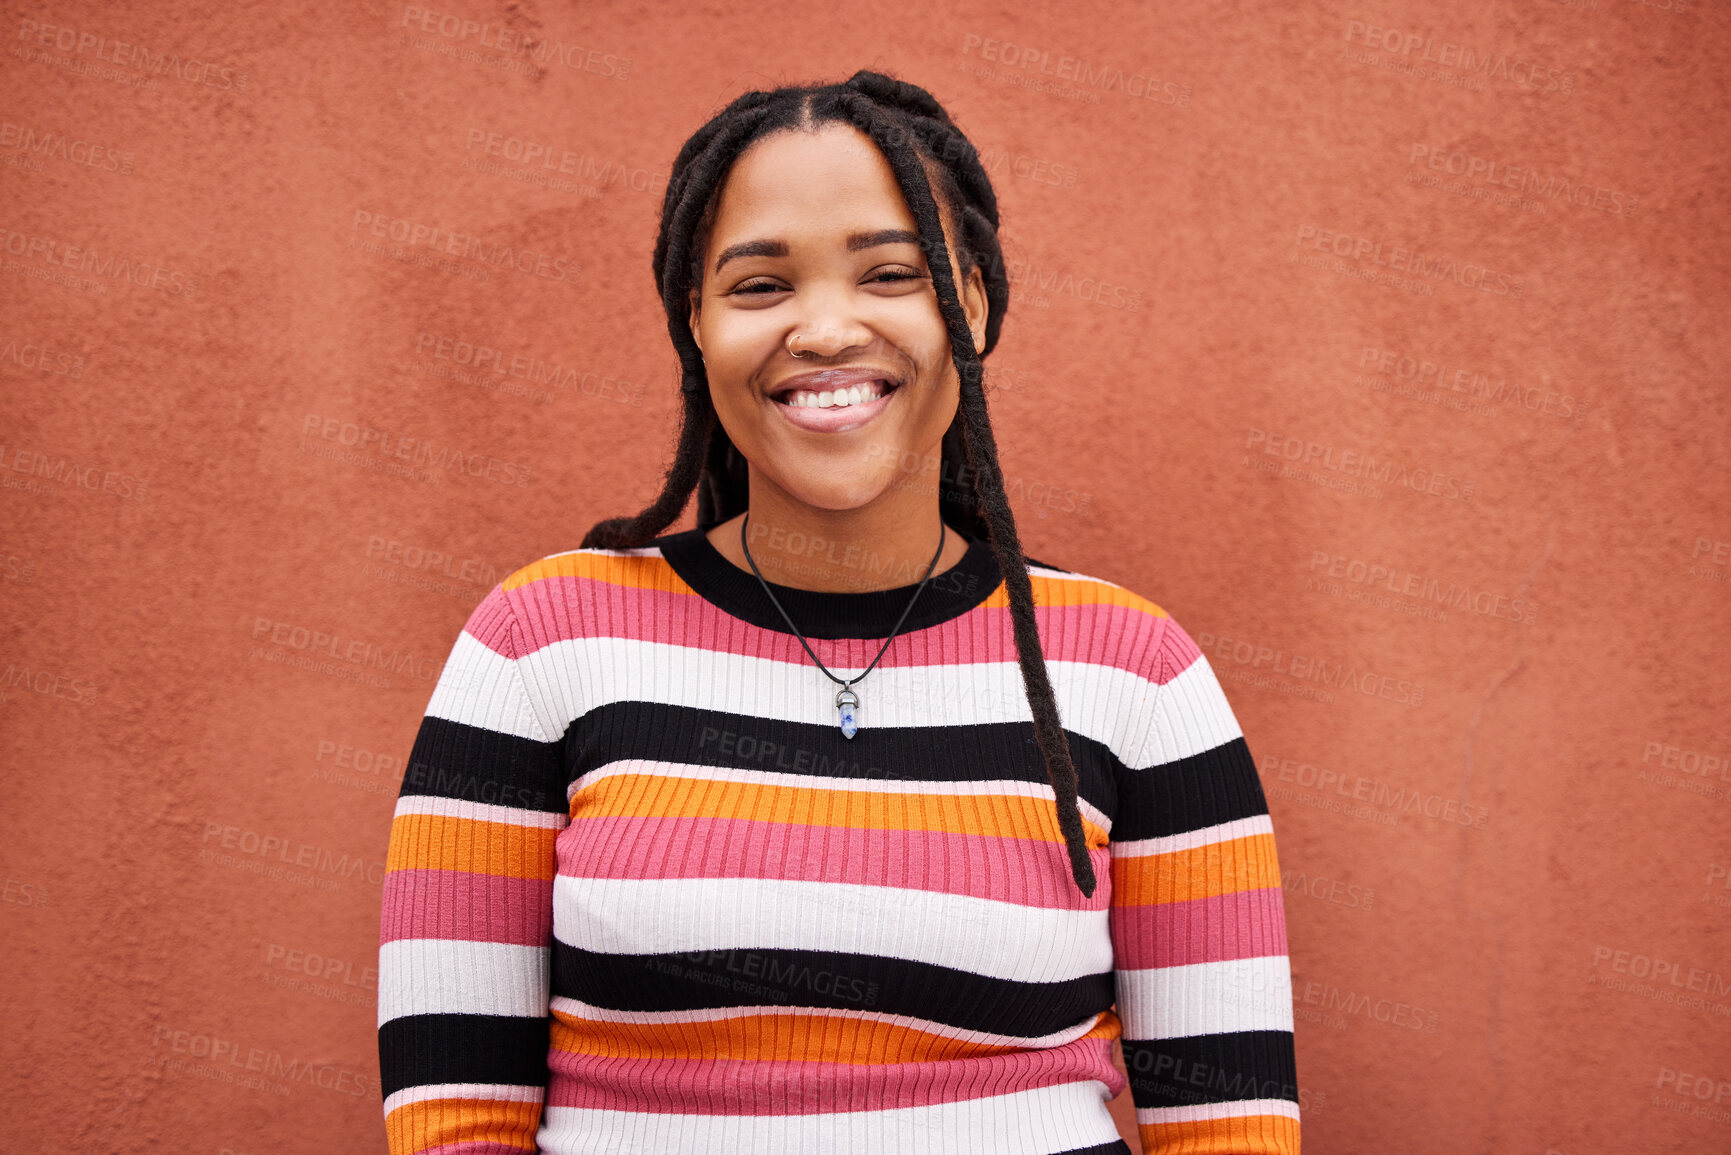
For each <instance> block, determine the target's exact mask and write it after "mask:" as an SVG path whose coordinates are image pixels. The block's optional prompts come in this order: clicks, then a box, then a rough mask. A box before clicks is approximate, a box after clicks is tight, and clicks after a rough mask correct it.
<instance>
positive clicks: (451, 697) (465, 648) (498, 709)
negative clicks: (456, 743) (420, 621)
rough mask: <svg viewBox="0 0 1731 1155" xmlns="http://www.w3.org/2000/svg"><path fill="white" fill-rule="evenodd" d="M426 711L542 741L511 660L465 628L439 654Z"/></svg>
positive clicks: (429, 713)
mask: <svg viewBox="0 0 1731 1155" xmlns="http://www.w3.org/2000/svg"><path fill="white" fill-rule="evenodd" d="M427 714H428V715H429V716H431V717H434V718H444V719H446V720H447V721H451V722H461V723H463V724H464V725H468V726H479V727H480V728H482V729H484V730H497V731H499V732H500V733H502V734H512V735H515V736H516V737H519V738H533V739H534V740H535V741H537V742H545V741H547V740H548V739H547V735H546V733H545V732H544V731H543V730H542V728H541V724H540V722H539V721H538V720H537V719H536V717H535V711H534V708H533V707H532V706H531V704H530V701H529V697H528V695H527V694H525V693H524V687H523V683H522V682H521V681H520V680H519V674H518V670H517V668H516V663H514V662H513V661H512V660H511V659H510V658H507V657H505V655H503V654H500V653H497V652H496V651H494V650H491V649H489V648H488V647H486V646H484V645H482V644H481V643H480V642H479V641H477V640H476V638H475V636H474V635H473V634H471V633H469V632H468V631H467V630H465V631H464V632H462V633H460V634H458V635H457V640H456V642H455V643H453V644H452V646H451V656H450V657H448V658H446V659H445V668H444V669H443V670H442V671H441V672H440V673H439V683H438V685H436V686H434V687H433V696H432V698H431V699H430V700H429V701H428V702H427Z"/></svg>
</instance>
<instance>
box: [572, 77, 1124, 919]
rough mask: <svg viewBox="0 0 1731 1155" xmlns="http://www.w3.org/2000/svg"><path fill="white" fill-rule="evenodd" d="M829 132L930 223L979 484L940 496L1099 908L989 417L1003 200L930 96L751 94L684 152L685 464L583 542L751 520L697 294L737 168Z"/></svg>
mask: <svg viewBox="0 0 1731 1155" xmlns="http://www.w3.org/2000/svg"><path fill="white" fill-rule="evenodd" d="M828 121H843V122H846V123H848V124H851V125H853V126H854V127H855V128H857V129H859V130H860V131H861V132H863V133H865V134H866V135H867V136H868V137H870V138H871V139H872V140H873V141H874V142H876V143H877V145H878V148H879V149H880V150H881V151H882V153H883V155H884V157H885V159H886V160H887V161H888V162H889V164H890V167H891V168H892V170H893V171H894V173H895V177H896V182H897V184H899V185H900V187H901V190H902V195H903V197H904V198H905V200H906V201H907V204H908V207H909V209H910V210H911V211H912V213H913V215H914V219H915V221H916V223H917V224H918V228H919V234H920V239H921V245H922V249H923V251H924V252H925V254H926V257H927V262H928V264H929V266H930V268H931V273H932V285H933V289H934V290H935V292H936V294H937V300H938V309H939V312H940V314H941V315H942V316H943V318H944V323H945V326H946V328H947V329H948V330H949V336H950V347H951V359H952V361H953V362H954V364H955V367H956V372H957V375H958V376H959V378H960V380H961V397H960V404H959V405H958V408H957V413H956V418H955V420H954V421H953V422H952V424H951V427H950V429H949V431H948V432H946V434H945V436H944V453H943V466H944V475H945V477H948V476H949V475H950V472H951V470H952V469H955V470H956V471H957V472H960V471H961V467H962V466H963V465H965V466H966V468H967V470H968V471H969V472H971V473H972V474H973V479H974V483H973V486H972V489H971V492H962V491H952V490H950V489H949V487H948V486H940V491H939V492H940V507H941V512H942V514H943V516H944V518H945V520H946V521H950V522H952V523H953V524H958V525H961V526H963V527H964V528H965V529H967V530H969V531H970V532H973V533H974V534H975V535H976V536H978V535H979V534H980V533H981V532H982V531H983V532H984V534H985V535H986V536H987V537H988V538H989V540H990V542H991V546H992V551H993V555H994V556H995V557H996V559H997V562H998V569H999V571H1000V572H1001V573H1002V575H1003V579H1004V585H1005V589H1006V592H1007V593H1008V595H1009V600H1010V620H1011V623H1012V628H1013V633H1014V636H1015V642H1016V656H1017V659H1018V662H1019V665H1020V667H1021V671H1022V681H1023V686H1024V688H1025V690H1026V692H1027V697H1028V705H1029V709H1030V712H1031V713H1032V715H1033V719H1034V738H1035V741H1036V743H1037V744H1038V746H1039V749H1040V752H1041V754H1042V755H1043V757H1044V759H1045V764H1046V774H1047V777H1048V779H1049V780H1050V782H1051V784H1052V792H1053V795H1054V798H1055V801H1056V803H1057V812H1058V826H1059V829H1060V830H1061V831H1062V833H1063V836H1064V843H1065V846H1066V848H1067V850H1068V852H1069V858H1070V870H1071V874H1072V876H1073V877H1074V879H1075V881H1076V886H1077V888H1078V889H1079V890H1080V891H1081V892H1082V894H1084V895H1085V896H1088V897H1092V896H1093V894H1094V891H1095V888H1096V879H1095V875H1094V866H1093V861H1092V860H1091V858H1090V857H1089V854H1088V848H1087V842H1086V834H1085V832H1084V830H1083V828H1082V817H1081V809H1080V805H1079V802H1078V791H1077V785H1078V782H1077V774H1076V768H1075V765H1074V763H1073V762H1072V760H1071V758H1070V747H1069V740H1068V737H1067V736H1066V734H1065V732H1064V728H1063V724H1062V721H1061V719H1060V718H1059V715H1058V705H1057V697H1056V695H1055V694H1054V692H1053V690H1052V683H1051V679H1050V676H1049V674H1048V671H1047V668H1046V661H1045V656H1044V654H1043V653H1042V652H1041V648H1040V635H1039V629H1038V623H1037V618H1036V616H1035V612H1034V594H1033V585H1032V582H1031V581H1030V580H1029V577H1028V569H1027V559H1026V558H1025V557H1024V555H1023V553H1022V546H1021V540H1020V538H1019V536H1018V534H1017V531H1016V522H1015V518H1014V516H1013V515H1012V514H1011V512H1010V504H1009V499H1008V497H1007V496H1006V494H1005V492H1004V483H1003V477H1002V471H1001V469H1000V468H999V466H998V450H997V441H996V438H995V437H994V436H993V434H992V425H991V420H990V417H989V414H988V412H987V407H986V396H985V389H984V366H983V364H982V360H981V359H982V357H984V355H985V354H987V353H990V352H991V350H992V348H993V347H994V346H995V345H996V344H997V340H998V334H999V331H1000V329H1001V327H1002V324H1003V318H1004V314H1005V312H1006V311H1007V309H1008V306H1009V281H1008V278H1007V277H1006V276H1005V273H1004V268H1003V256H1002V251H1001V249H1000V247H999V244H998V239H997V229H998V206H997V198H996V195H995V193H994V192H993V190H992V184H991V180H990V178H989V177H988V176H987V174H986V171H985V168H984V167H983V166H982V165H981V164H980V161H979V154H978V151H977V150H976V149H975V148H974V146H973V145H972V143H971V142H969V141H968V139H967V138H966V137H965V136H964V135H963V134H962V132H961V130H960V129H959V128H957V127H956V126H955V124H954V123H953V122H952V121H951V120H950V118H949V116H948V114H947V113H945V111H944V109H943V107H942V106H941V105H940V104H939V103H938V102H937V100H936V99H934V98H933V97H932V95H931V94H930V93H928V92H927V91H926V90H925V89H923V88H920V87H918V86H917V85H913V84H908V83H905V82H903V81H900V80H896V79H895V78H893V77H889V76H885V75H883V74H881V73H877V72H871V71H860V72H857V73H855V74H854V75H853V76H852V77H851V78H850V79H849V80H848V81H847V82H846V83H844V84H840V85H824V86H806V87H788V88H779V89H776V90H775V91H774V92H749V93H746V94H745V95H743V96H741V97H740V98H739V99H737V100H735V101H734V102H733V103H732V104H730V105H728V107H727V108H726V109H724V110H723V111H722V112H721V113H719V114H717V116H716V117H715V118H714V119H713V120H711V121H710V122H709V123H708V124H706V125H704V127H703V128H701V129H699V130H698V132H697V133H696V134H694V135H693V136H692V138H691V139H690V140H689V141H687V142H686V144H685V146H684V147H683V148H682V149H681V150H680V153H679V158H678V160H677V161H676V162H675V164H674V167H673V172H672V175H671V177H670V179H669V181H668V187H667V193H666V196H665V198H664V200H663V204H662V215H661V233H660V236H659V238H658V239H657V241H656V246H655V282H656V288H657V289H658V290H660V293H661V298H662V304H663V307H664V308H665V310H666V312H667V328H668V334H669V335H670V336H671V337H672V339H673V345H674V348H675V349H676V350H677V351H678V353H679V357H680V362H681V391H682V396H683V401H684V414H683V420H682V423H681V426H680V437H679V449H678V453H677V456H676V458H675V460H674V463H673V465H672V466H671V467H670V468H669V469H668V471H667V477H666V483H665V485H664V487H663V489H662V492H661V494H660V495H659V496H658V497H657V498H656V499H655V501H654V502H653V503H651V504H650V505H649V507H648V508H646V509H644V510H643V511H642V512H641V513H639V514H637V515H636V516H635V517H622V518H613V519H610V520H608V521H603V522H600V523H599V524H597V525H596V526H595V527H594V528H592V529H591V530H590V531H589V533H588V534H587V535H585V537H584V539H583V543H582V544H583V546H584V547H585V548H587V547H591V546H594V547H599V548H603V549H629V548H638V547H641V546H643V545H646V544H648V542H650V541H651V540H653V539H654V538H655V537H656V536H657V535H659V534H660V533H661V532H662V530H664V529H665V528H666V527H667V526H668V525H670V524H671V523H672V522H673V521H674V520H675V519H676V518H677V517H678V516H679V514H680V513H681V512H682V511H683V510H684V508H685V506H686V504H687V503H688V502H689V500H690V497H691V492H692V490H693V489H695V488H697V487H698V485H699V483H700V482H702V483H703V489H702V490H701V492H700V494H699V501H698V524H699V527H700V528H701V527H705V526H707V525H713V524H717V523H719V522H721V521H724V520H726V519H727V518H729V517H732V516H734V515H735V514H737V513H738V512H740V511H741V510H742V509H744V508H745V500H746V487H745V472H744V463H743V461H742V460H741V459H740V458H739V455H738V452H737V450H736V449H735V448H734V446H733V444H732V442H731V440H730V439H729V438H728V437H727V433H726V430H725V429H723V428H722V427H721V425H720V423H719V422H718V421H717V419H716V413H715V409H714V405H713V402H712V401H711V400H710V397H709V389H708V377H707V375H706V373H705V371H704V367H703V359H702V354H701V352H700V351H699V350H698V348H697V345H696V341H695V340H694V338H693V337H692V334H691V328H690V323H689V293H690V291H691V289H692V287H693V284H694V281H695V280H696V279H697V278H699V277H701V275H702V270H701V267H700V266H698V265H697V262H698V261H700V260H701V255H702V245H703V243H704V240H705V238H706V235H707V231H708V228H709V223H710V220H711V218H712V214H713V211H714V207H715V202H716V200H717V199H718V198H717V196H716V194H717V192H718V191H719V189H720V187H721V185H722V184H723V183H724V182H725V180H726V174H727V171H728V169H729V168H730V166H731V165H732V163H733V161H734V160H735V159H736V158H737V157H738V155H739V154H740V153H741V152H743V151H744V149H745V148H746V147H748V146H749V145H750V144H751V142H752V141H754V140H756V139H758V138H760V137H762V136H764V135H767V134H768V133H770V132H773V131H776V130H778V129H789V128H810V127H813V126H814V125H816V124H818V123H823V122H828ZM928 160H929V161H931V162H932V163H933V164H935V165H936V166H937V176H938V178H939V183H940V185H941V189H940V191H941V193H942V195H943V198H944V202H945V204H946V205H947V206H948V207H949V208H950V210H951V214H952V216H953V218H954V224H955V227H956V229H957V232H958V237H957V240H958V252H957V254H956V255H957V261H958V264H959V265H960V266H961V268H962V271H963V273H964V275H965V274H967V273H969V272H970V271H971V270H973V269H974V268H981V270H982V272H983V274H984V276H983V279H984V282H985V286H986V300H987V306H988V310H987V320H986V335H985V342H984V345H985V347H984V349H982V350H980V351H976V350H975V349H974V341H973V333H972V332H971V330H970V329H969V328H968V323H967V317H966V314H965V313H964V312H963V311H962V306H961V298H960V296H959V293H958V290H957V286H956V283H955V278H954V276H953V275H952V274H951V271H950V250H949V247H948V244H947V243H946V241H945V238H944V231H943V222H942V218H941V216H940V213H939V208H938V201H937V198H936V196H935V195H934V192H933V189H932V182H931V180H930V179H929V177H928V174H927V170H926V162H927V161H928Z"/></svg>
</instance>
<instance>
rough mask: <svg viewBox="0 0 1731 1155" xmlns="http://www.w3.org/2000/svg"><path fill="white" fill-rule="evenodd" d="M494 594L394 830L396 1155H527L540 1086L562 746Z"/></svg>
mask: <svg viewBox="0 0 1731 1155" xmlns="http://www.w3.org/2000/svg"><path fill="white" fill-rule="evenodd" d="M520 637H521V633H520V630H519V629H518V626H517V624H516V622H515V620H514V619H513V617H512V614H511V610H510V607H509V605H508V604H507V601H506V596H505V594H504V592H503V591H502V590H501V589H495V590H494V591H493V592H492V593H491V594H489V595H488V597H487V598H486V599H485V600H484V601H483V602H482V603H481V604H480V605H479V606H478V607H477V608H476V609H475V611H474V613H473V614H471V615H470V617H469V620H468V623H467V624H466V625H465V626H464V627H463V632H462V633H461V634H460V635H459V636H458V638H457V641H456V644H455V645H454V646H453V647H452V650H451V655H450V658H449V659H448V660H447V661H446V663H445V668H444V670H443V672H442V673H441V675H440V677H439V681H438V684H437V686H436V687H435V688H434V691H433V696H432V700H431V701H430V702H429V703H428V706H427V712H426V715H425V717H424V718H423V719H422V721H421V727H420V730H419V732H418V733H417V735H416V738H415V744H414V748H413V751H412V752H411V754H410V758H409V762H408V768H407V770H406V771H405V772H404V776H403V787H402V791H401V794H400V795H399V797H398V799H397V807H396V813H395V816H394V818H393V820H392V824H391V838H390V852H389V856H388V858H387V863H386V874H385V882H384V897H383V910H382V919H381V929H380V944H379V1069H380V1073H381V1077H382V1082H383V1090H384V1093H385V1123H386V1131H387V1134H388V1136H389V1143H390V1150H391V1153H392V1155H410V1153H415V1152H437V1155H496V1153H500V1152H508V1151H534V1150H536V1149H537V1148H536V1143H535V1133H536V1129H537V1127H538V1126H539V1124H540V1120H541V1112H542V1102H543V1099H544V1096H545V1090H546V1084H547V1047H548V1035H549V1020H548V998H549V994H548V976H549V971H550V963H551V953H552V952H551V943H552V889H553V876H554V873H555V853H554V840H555V839H556V837H557V836H558V834H559V832H560V831H561V830H563V829H564V828H565V827H566V826H567V825H568V823H569V817H568V811H567V808H566V801H565V779H564V774H563V770H562V766H561V761H560V758H559V752H558V744H557V743H556V742H555V741H553V740H551V739H550V738H549V736H548V734H547V732H546V730H545V728H544V727H543V725H542V724H541V721H540V719H539V718H538V717H537V716H536V712H535V709H534V707H533V705H532V704H531V702H530V700H529V697H528V695H527V693H526V690H525V684H524V681H523V677H522V673H521V671H520V670H519V668H518V660H519V657H520V653H521V651H520V650H519V648H518V647H519V641H520Z"/></svg>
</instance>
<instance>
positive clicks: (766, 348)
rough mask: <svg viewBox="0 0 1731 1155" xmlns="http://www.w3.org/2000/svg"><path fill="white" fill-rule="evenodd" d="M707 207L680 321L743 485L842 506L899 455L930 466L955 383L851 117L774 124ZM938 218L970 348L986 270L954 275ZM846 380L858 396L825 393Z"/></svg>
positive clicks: (942, 334)
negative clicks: (805, 124)
mask: <svg viewBox="0 0 1731 1155" xmlns="http://www.w3.org/2000/svg"><path fill="white" fill-rule="evenodd" d="M929 171H930V170H929V169H928V173H929ZM716 207H717V211H716V215H715V222H714V225H713V227H712V228H711V230H710V235H709V238H708V244H707V246H706V248H705V252H704V258H703V261H704V263H703V280H702V287H701V297H700V296H699V294H698V293H697V292H693V294H692V310H691V330H692V334H693V335H694V337H695V338H696V340H697V345H698V347H699V348H700V349H701V350H702V352H703V357H704V363H705V367H706V368H707V370H708V374H709V389H710V396H711V397H712V399H713V400H714V404H715V409H716V413H717V414H718V416H719V417H720V420H721V424H722V427H723V428H725V429H726V430H727V434H728V436H729V437H730V438H731V439H732V441H733V444H734V445H735V446H736V447H737V448H738V449H739V451H740V453H741V454H743V455H744V456H745V458H746V460H747V461H749V462H750V463H751V466H752V471H753V484H754V485H756V484H758V483H759V480H760V475H761V479H762V480H767V481H769V482H771V483H773V484H774V485H776V486H779V487H780V488H781V489H782V490H784V491H786V492H787V493H788V494H789V495H791V496H792V497H793V498H795V499H797V500H799V501H801V502H804V503H805V504H807V505H811V506H815V507H818V508H821V509H830V510H848V509H858V508H860V507H861V506H865V505H868V504H870V503H871V502H873V501H875V500H876V499H878V498H879V497H880V496H881V495H883V494H884V493H885V492H886V490H888V489H889V488H890V487H891V486H892V485H894V484H895V483H896V480H897V476H898V474H899V473H900V474H905V473H906V471H907V470H908V469H909V468H911V466H904V465H903V464H902V463H903V462H904V461H906V462H913V461H921V462H929V463H930V464H931V465H932V466H935V464H936V462H937V459H938V455H939V453H940V450H941V443H942V440H943V435H944V431H945V430H946V429H948V428H949V425H950V421H951V419H952V418H953V417H954V416H955V413H956V406H957V403H958V401H959V398H960V394H959V382H958V379H957V375H956V369H955V365H954V363H953V362H952V361H951V359H950V341H949V335H948V332H947V330H946V329H945V326H944V323H943V318H942V315H941V314H940V313H939V312H938V300H937V294H936V291H935V289H934V287H933V285H932V280H931V272H930V265H928V263H927V262H926V258H925V255H924V253H923V252H922V250H921V247H920V244H919V230H918V228H917V226H916V225H915V223H914V218H913V214H912V212H910V211H909V209H908V206H907V205H906V203H905V202H904V201H903V200H902V194H901V188H900V186H898V185H897V184H896V179H895V174H894V172H893V171H892V170H891V168H890V165H889V162H888V161H887V160H885V159H884V157H883V154H882V153H880V152H879V151H878V150H877V148H876V147H875V146H874V145H873V144H872V142H871V140H870V139H869V138H868V137H866V136H865V134H863V133H862V132H860V131H859V130H858V129H856V128H854V127H853V126H851V125H844V124H838V123H828V124H825V125H823V126H822V127H821V128H819V129H818V130H817V131H815V132H805V131H790V130H783V131H778V132H775V133H772V134H771V135H769V136H766V137H763V138H761V139H759V140H757V141H755V142H753V143H752V145H751V146H750V147H749V148H748V149H747V150H746V151H745V152H744V153H743V154H741V155H740V157H739V158H738V159H737V160H736V161H735V163H734V165H733V168H732V170H731V171H730V173H729V174H728V178H727V183H726V185H725V186H724V187H723V189H722V190H721V194H720V200H719V201H718V203H717V206H716ZM942 215H944V216H946V217H947V212H945V213H943V214H942ZM944 223H945V227H946V232H945V241H946V243H947V244H948V246H949V248H950V252H951V258H950V271H951V275H952V276H953V277H954V278H955V283H956V284H957V285H958V286H959V287H960V289H961V301H962V309H963V312H964V313H965V314H966V316H967V318H968V325H969V327H970V328H971V329H972V330H973V333H974V347H975V349H976V350H977V349H979V348H980V347H981V346H982V345H983V344H984V343H985V331H986V294H985V285H984V281H983V279H982V278H981V276H980V273H979V271H978V270H977V269H976V270H973V271H972V272H971V273H970V275H969V277H968V279H967V280H965V281H964V280H963V279H962V275H961V270H960V268H959V267H958V265H957V262H956V259H955V257H954V253H955V243H954V235H955V234H954V232H953V230H950V229H949V221H948V220H947V219H946V220H945V222H944ZM790 346H791V347H790ZM795 352H798V353H799V354H801V355H800V356H797V357H796V356H795V355H794V353H795ZM856 389H857V390H858V396H859V400H860V401H861V402H863V403H859V404H852V403H850V404H848V405H845V406H843V405H837V404H836V402H837V401H838V399H839V394H840V393H841V392H842V391H844V390H845V391H846V396H847V399H848V400H849V401H850V402H852V401H853V400H854V397H855V394H854V392H853V390H856ZM873 392H878V393H881V394H883V395H882V396H880V397H879V399H878V400H876V401H871V400H868V398H869V397H870V395H871V394H872V393H873ZM826 394H827V396H826ZM796 401H809V402H813V403H816V404H803V405H798V406H795V405H793V404H790V402H796ZM908 454H913V455H914V456H913V457H908V456H907V455H908Z"/></svg>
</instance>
